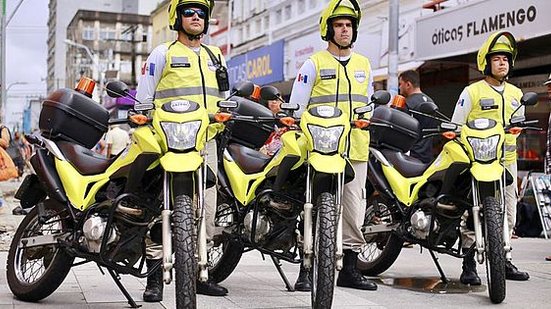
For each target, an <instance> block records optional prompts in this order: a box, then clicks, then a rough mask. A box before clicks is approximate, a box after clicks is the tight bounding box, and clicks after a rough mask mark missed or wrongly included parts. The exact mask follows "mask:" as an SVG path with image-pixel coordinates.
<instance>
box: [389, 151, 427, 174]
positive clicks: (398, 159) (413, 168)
mask: <svg viewBox="0 0 551 309" xmlns="http://www.w3.org/2000/svg"><path fill="white" fill-rule="evenodd" d="M381 152H382V153H383V155H384V156H385V158H386V159H387V160H388V162H390V163H391V164H392V165H393V166H394V168H396V170H397V171H398V172H400V174H402V176H404V177H417V176H421V175H423V173H424V172H425V171H426V170H427V168H428V167H429V165H430V164H426V163H423V162H421V160H419V159H417V158H414V157H411V156H408V155H405V154H404V153H403V152H399V151H395V150H382V151H381Z"/></svg>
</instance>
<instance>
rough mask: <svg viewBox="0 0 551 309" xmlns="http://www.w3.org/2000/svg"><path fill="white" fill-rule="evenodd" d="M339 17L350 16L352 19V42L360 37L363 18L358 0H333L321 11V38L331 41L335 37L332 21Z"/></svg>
mask: <svg viewBox="0 0 551 309" xmlns="http://www.w3.org/2000/svg"><path fill="white" fill-rule="evenodd" d="M338 17H349V18H351V19H352V28H353V34H352V43H354V42H355V41H356V38H357V37H358V27H359V26H360V19H361V18H362V11H361V9H360V5H359V3H358V1H357V0H347V1H345V0H331V2H329V5H327V7H326V8H325V10H323V12H321V16H320V22H319V23H320V34H321V39H322V40H324V41H329V40H331V39H333V35H334V32H333V27H332V25H331V21H332V20H333V19H334V18H338Z"/></svg>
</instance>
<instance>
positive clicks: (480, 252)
mask: <svg viewBox="0 0 551 309" xmlns="http://www.w3.org/2000/svg"><path fill="white" fill-rule="evenodd" d="M471 186H472V189H471V190H472V192H473V223H474V236H475V244H476V247H475V248H476V259H477V261H478V263H480V264H482V263H483V262H484V247H485V244H484V237H483V236H482V222H481V220H480V205H481V202H482V201H480V197H479V194H478V186H477V184H476V181H475V179H474V178H473V179H472V180H471Z"/></svg>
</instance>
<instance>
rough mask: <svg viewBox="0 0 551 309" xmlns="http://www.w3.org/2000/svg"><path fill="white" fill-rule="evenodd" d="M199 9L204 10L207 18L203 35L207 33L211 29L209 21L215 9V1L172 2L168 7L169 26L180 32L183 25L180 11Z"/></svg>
mask: <svg viewBox="0 0 551 309" xmlns="http://www.w3.org/2000/svg"><path fill="white" fill-rule="evenodd" d="M184 6H186V7H190V6H194V7H198V8H200V9H203V10H204V11H205V13H207V16H206V18H205V29H204V30H203V33H207V30H208V28H209V19H210V15H211V13H212V9H213V8H214V0H171V1H170V5H169V6H168V26H169V28H170V30H174V31H178V30H180V29H181V27H182V26H181V25H182V17H181V15H182V13H181V12H180V10H181V9H182V8H183V7H184Z"/></svg>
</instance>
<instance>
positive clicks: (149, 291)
mask: <svg viewBox="0 0 551 309" xmlns="http://www.w3.org/2000/svg"><path fill="white" fill-rule="evenodd" d="M159 261H160V260H145V265H146V266H147V270H150V269H151V268H152V267H153V266H154V265H155V264H156V263H158V262H159ZM162 267H163V266H162V265H161V266H159V267H158V268H157V269H156V270H155V271H154V272H152V273H151V274H150V275H149V276H147V286H146V287H145V291H144V292H143V301H145V302H148V303H153V302H159V301H161V300H163V269H162Z"/></svg>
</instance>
